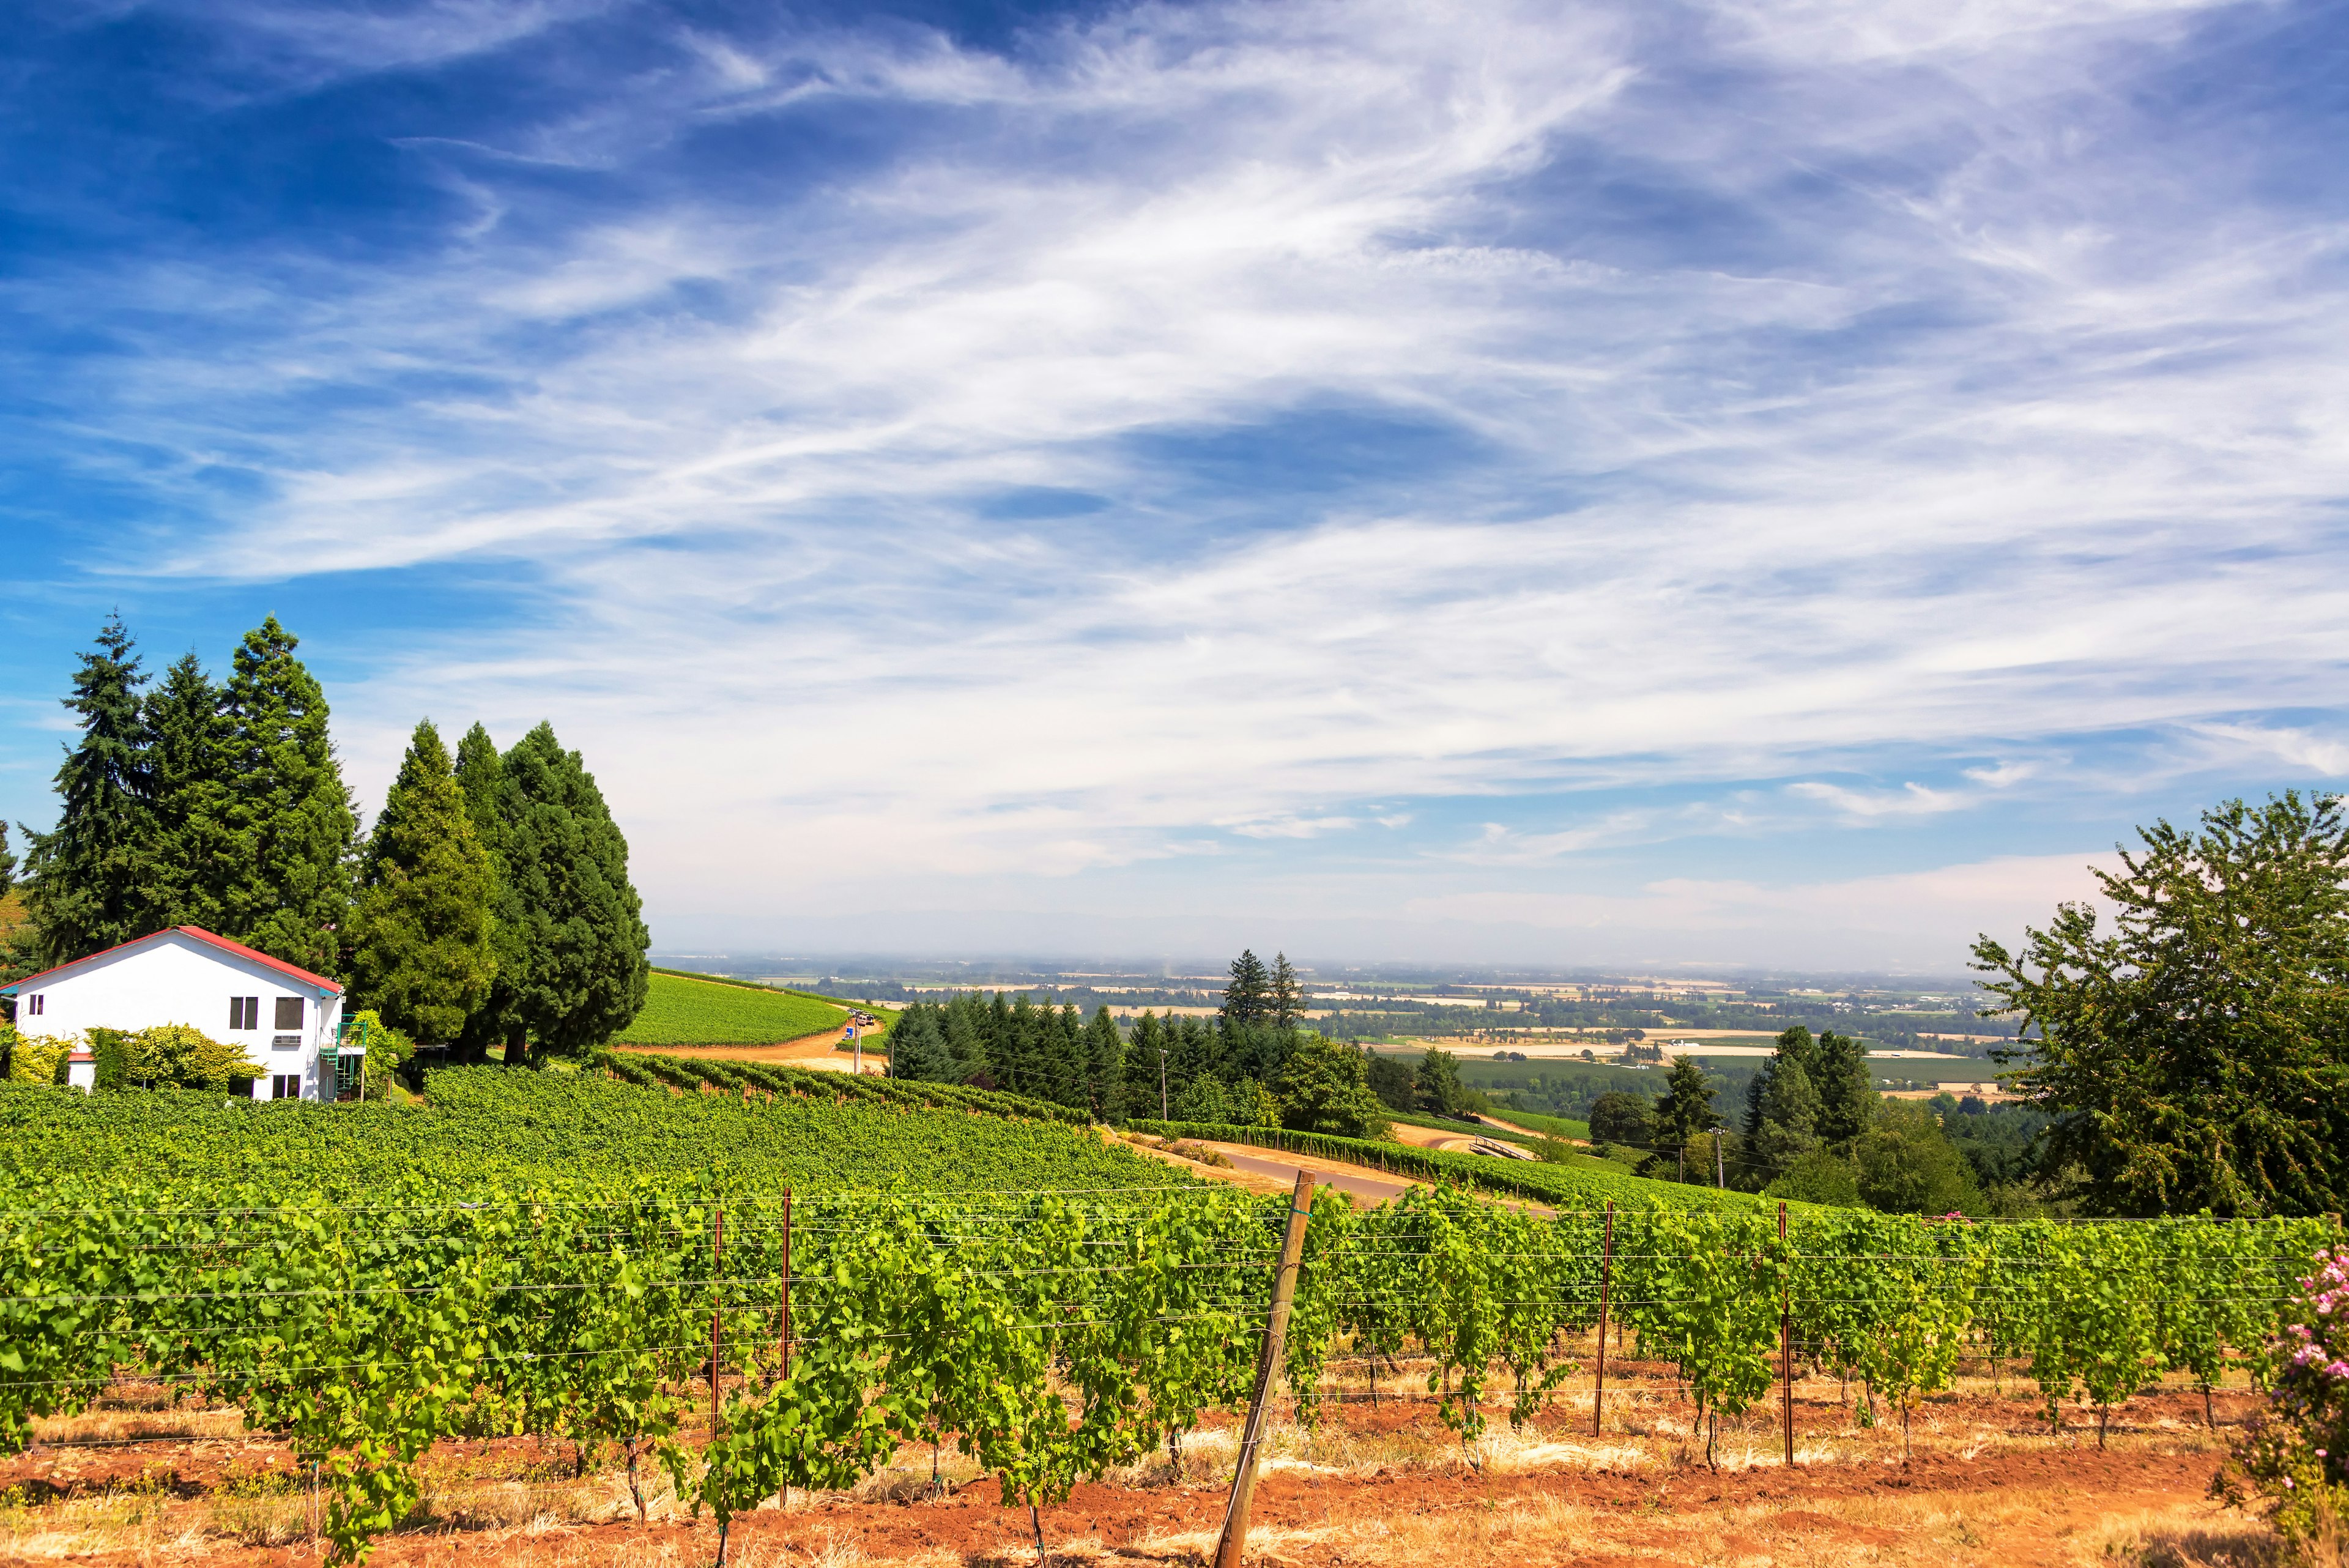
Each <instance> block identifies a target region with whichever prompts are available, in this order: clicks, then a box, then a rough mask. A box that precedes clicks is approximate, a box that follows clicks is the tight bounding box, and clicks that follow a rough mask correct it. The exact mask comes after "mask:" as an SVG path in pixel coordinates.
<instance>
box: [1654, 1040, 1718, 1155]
mask: <svg viewBox="0 0 2349 1568" xmlns="http://www.w3.org/2000/svg"><path fill="white" fill-rule="evenodd" d="M1654 1121H1655V1127H1656V1131H1657V1133H1658V1134H1659V1135H1660V1136H1661V1137H1663V1138H1666V1139H1669V1140H1670V1142H1671V1147H1673V1148H1674V1149H1675V1150H1676V1151H1677V1159H1678V1167H1677V1168H1678V1170H1679V1175H1680V1179H1682V1180H1685V1179H1687V1178H1688V1146H1689V1145H1690V1144H1691V1143H1692V1142H1694V1141H1695V1140H1696V1139H1697V1138H1698V1137H1702V1135H1703V1134H1705V1133H1708V1132H1711V1131H1712V1130H1713V1128H1715V1127H1719V1126H1720V1125H1721V1118H1720V1117H1719V1116H1715V1115H1713V1086H1712V1085H1710V1084H1708V1083H1706V1082H1705V1076H1704V1069H1703V1068H1702V1067H1700V1066H1698V1065H1697V1064H1696V1058H1695V1057H1693V1056H1675V1057H1674V1058H1672V1070H1671V1073H1670V1074H1669V1075H1666V1076H1665V1079H1664V1093H1663V1096H1661V1098H1660V1099H1658V1100H1657V1101H1656V1108H1655V1111H1654ZM1707 1163H1708V1164H1709V1163H1711V1162H1710V1161H1707Z"/></svg>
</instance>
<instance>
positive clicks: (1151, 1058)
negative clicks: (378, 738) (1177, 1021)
mask: <svg viewBox="0 0 2349 1568" xmlns="http://www.w3.org/2000/svg"><path fill="white" fill-rule="evenodd" d="M1166 1044H1167V1043H1166V1032H1165V1031H1164V1029H1163V1028H1161V1027H1160V1025H1159V1023H1158V1015H1157V1014H1156V1013H1154V1012H1151V1011H1150V1010H1149V1009H1147V1008H1144V1009H1143V1013H1142V1016H1141V1017H1139V1018H1137V1019H1135V1020H1134V1021H1133V1040H1132V1041H1131V1042H1130V1043H1129V1044H1127V1046H1126V1048H1125V1114H1126V1115H1127V1116H1141V1117H1142V1118H1143V1119H1144V1120H1148V1119H1150V1118H1152V1117H1156V1118H1157V1119H1159V1120H1161V1121H1164V1120H1165V1119H1166V1117H1167V1115H1168V1113H1169V1112H1170V1111H1171V1110H1172V1109H1173V1102H1174V1087H1175V1085H1174V1083H1173V1080H1172V1079H1171V1078H1170V1077H1169V1076H1168V1074H1167V1071H1166V1066H1167V1064H1166Z"/></svg>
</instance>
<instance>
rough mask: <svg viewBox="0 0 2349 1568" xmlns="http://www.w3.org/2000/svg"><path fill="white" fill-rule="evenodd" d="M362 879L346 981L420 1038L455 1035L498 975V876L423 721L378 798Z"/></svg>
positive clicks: (443, 752)
mask: <svg viewBox="0 0 2349 1568" xmlns="http://www.w3.org/2000/svg"><path fill="white" fill-rule="evenodd" d="M359 882H360V887H359V894H358V898H357V901H356V903H355V905H354V906H353V909H352V911H351V930H350V975H351V981H352V983H353V986H354V988H355V989H356V990H357V993H358V995H359V997H360V999H361V1000H362V1001H363V1002H366V1003H367V1004H368V1005H370V1006H372V1007H374V1008H375V1009H376V1010H377V1011H378V1012H380V1013H381V1014H382V1016H383V1021H384V1022H385V1023H388V1024H389V1025H391V1026H392V1027H393V1028H395V1029H398V1030H401V1031H403V1032H405V1033H409V1034H412V1035H414V1036H416V1037H417V1038H418V1039H419V1040H440V1041H446V1040H453V1039H455V1038H456V1037H457V1035H458V1034H459V1033H460V1032H461V1031H462V1030H463V1028H464V1026H465V1020H466V1019H467V1018H468V1017H470V1016H471V1014H472V1012H473V1011H474V1010H475V1009H476V1008H478V1007H480V1006H481V1003H482V1002H483V1001H485V1000H486V999H487V998H488V995H489V991H490V981H491V979H492V976H493V975H494V974H495V973H496V964H495V961H494V960H493V959H492V957H491V954H490V932H491V915H490V908H491V903H492V899H493V898H495V896H496V892H497V880H496V877H495V876H494V874H493V873H492V870H491V867H490V857H489V852H488V851H487V850H485V849H483V848H482V847H481V839H480V838H479V836H476V835H475V834H474V832H473V826H472V823H471V821H470V820H469V819H468V818H467V815H466V812H465V796H464V794H463V792H462V791H461V790H460V788H459V787H458V784H457V777H456V774H455V772H454V771H453V770H452V768H451V766H450V761H449V751H448V748H447V747H446V746H444V745H442V744H441V742H440V731H438V730H437V729H435V728H433V726H432V722H431V721H430V720H429V719H428V720H426V721H424V722H422V723H419V725H417V726H416V733H415V735H414V736H413V737H412V738H411V739H410V740H409V745H408V755H407V756H406V758H404V759H403V760H402V761H401V763H400V766H399V776H398V778H397V779H395V780H394V781H393V782H392V785H391V789H390V792H389V793H388V794H386V795H385V796H384V802H383V812H382V814H381V815H378V817H377V818H376V823H375V831H374V832H372V833H370V834H369V835H368V836H367V850H366V853H365V855H364V857H362V859H361V862H360V876H359Z"/></svg>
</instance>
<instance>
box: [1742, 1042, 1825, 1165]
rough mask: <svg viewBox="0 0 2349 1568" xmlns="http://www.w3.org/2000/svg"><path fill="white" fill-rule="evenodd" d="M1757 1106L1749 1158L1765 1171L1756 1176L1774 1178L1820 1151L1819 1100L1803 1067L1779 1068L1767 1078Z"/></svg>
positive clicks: (1748, 1138) (1748, 1145)
mask: <svg viewBox="0 0 2349 1568" xmlns="http://www.w3.org/2000/svg"><path fill="white" fill-rule="evenodd" d="M1755 1082H1756V1083H1759V1084H1761V1085H1763V1090H1762V1095H1761V1097H1760V1099H1759V1101H1758V1102H1757V1103H1756V1107H1755V1108H1756V1109H1757V1110H1758V1112H1759V1113H1760V1114H1759V1116H1757V1117H1756V1118H1755V1119H1754V1123H1753V1125H1752V1126H1750V1127H1748V1129H1747V1132H1746V1146H1745V1147H1746V1148H1747V1150H1748V1158H1750V1159H1752V1160H1753V1161H1754V1164H1756V1165H1758V1166H1760V1167H1761V1168H1762V1171H1761V1172H1760V1173H1757V1174H1764V1175H1765V1177H1766V1175H1775V1173H1777V1172H1778V1171H1781V1170H1784V1169H1785V1168H1787V1167H1788V1166H1790V1165H1792V1164H1794V1163H1795V1161H1796V1160H1798V1159H1800V1158H1803V1156H1805V1155H1806V1154H1808V1153H1810V1152H1811V1150H1813V1149H1815V1148H1816V1147H1819V1132H1818V1127H1819V1096H1818V1091H1817V1090H1816V1089H1814V1088H1812V1087H1811V1077H1810V1075H1809V1074H1807V1073H1806V1072H1804V1071H1803V1066H1802V1064H1801V1063H1799V1062H1794V1061H1788V1062H1784V1063H1780V1064H1776V1065H1775V1069H1774V1070H1773V1071H1772V1072H1771V1073H1769V1074H1768V1075H1766V1077H1764V1076H1757V1077H1756V1079H1755Z"/></svg>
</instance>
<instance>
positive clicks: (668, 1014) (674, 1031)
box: [613, 971, 848, 1045]
mask: <svg viewBox="0 0 2349 1568" xmlns="http://www.w3.org/2000/svg"><path fill="white" fill-rule="evenodd" d="M847 1021H848V1014H847V1012H845V1011H843V1009H841V1008H837V1007H834V1006H833V1005H832V1003H830V1002H819V1001H817V1000H816V999H815V998H813V997H812V996H800V995H797V994H794V993H793V992H787V991H773V990H770V989H769V988H767V987H765V986H756V985H730V984H728V983H726V982H725V981H716V980H693V979H688V977H686V976H684V975H678V974H662V973H660V972H658V971H655V972H654V974H653V977H652V989H651V991H650V992H648V993H647V996H646V997H645V1007H644V1011H643V1012H639V1013H637V1014H636V1020H635V1022H633V1023H630V1024H629V1025H628V1026H627V1027H626V1029H623V1030H622V1031H620V1033H619V1034H618V1036H617V1037H616V1039H615V1041H614V1042H613V1043H614V1044H619V1045H771V1044H776V1043H777V1042H779V1041H784V1040H796V1039H798V1038H799V1037H800V1036H802V1034H813V1033H818V1032H820V1031H822V1030H826V1029H837V1028H839V1027H840V1025H842V1024H843V1023H846V1022H847Z"/></svg>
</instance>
